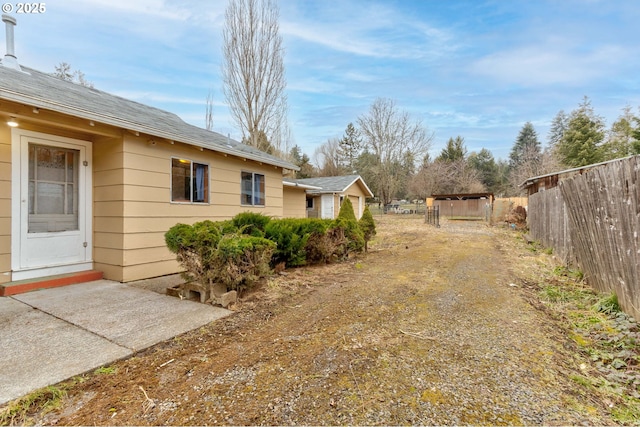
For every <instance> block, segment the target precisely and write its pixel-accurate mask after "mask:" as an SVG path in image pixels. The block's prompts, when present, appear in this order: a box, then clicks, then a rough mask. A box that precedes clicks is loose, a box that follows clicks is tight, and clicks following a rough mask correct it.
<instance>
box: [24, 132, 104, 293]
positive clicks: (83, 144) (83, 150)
mask: <svg viewBox="0 0 640 427" xmlns="http://www.w3.org/2000/svg"><path fill="white" fill-rule="evenodd" d="M30 144H35V145H37V146H44V147H49V148H52V149H53V150H54V151H55V150H56V149H59V150H60V151H64V150H67V152H68V151H71V152H74V153H76V154H74V155H73V156H72V157H74V158H75V157H76V155H77V164H76V163H74V168H75V171H74V174H77V182H74V183H73V186H74V187H75V188H74V190H73V192H74V196H73V198H74V199H76V200H73V203H76V204H77V207H76V212H77V225H76V224H75V222H74V225H73V228H65V229H64V230H63V231H50V230H51V229H50V228H47V230H48V231H38V230H36V231H34V230H33V229H31V230H29V221H30V219H29V218H30V216H31V217H34V215H30V212H29V198H30V196H29V195H30V193H29V184H30V177H29V145H30ZM11 163H12V167H11V270H12V273H11V280H14V281H15V280H22V279H31V278H36V277H43V276H48V275H53V274H64V273H73V272H77V271H82V270H89V269H91V268H93V261H92V252H93V242H92V235H93V232H92V224H93V216H92V144H91V142H89V141H82V140H77V139H71V138H64V137H59V136H55V135H49V134H44V133H39V132H32V131H26V130H22V129H17V128H16V129H12V131H11ZM68 167H69V166H68V165H65V167H64V168H65V169H64V170H65V172H63V174H66V175H67V176H69V174H70V172H69V171H68V170H69V169H68ZM58 170H59V169H58ZM33 185H36V184H33ZM55 186H56V185H54V187H55ZM57 186H58V188H59V187H60V186H59V185H57ZM62 187H63V188H64V185H62ZM66 191H69V190H66ZM50 194H55V193H50ZM50 194H49V195H48V197H50V198H51V197H52V196H51V195H50ZM34 197H35V196H34ZM70 203H71V202H70ZM36 213H37V212H36ZM38 218H39V217H38ZM32 225H33V223H32Z"/></svg>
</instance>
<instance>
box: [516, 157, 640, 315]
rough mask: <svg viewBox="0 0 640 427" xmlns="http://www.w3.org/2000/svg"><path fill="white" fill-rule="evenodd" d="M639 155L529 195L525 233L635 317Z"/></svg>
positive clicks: (639, 268)
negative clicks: (550, 250)
mask: <svg viewBox="0 0 640 427" xmlns="http://www.w3.org/2000/svg"><path fill="white" fill-rule="evenodd" d="M639 199H640V156H635V157H630V158H625V159H621V160H620V161H618V162H612V163H608V164H605V165H602V166H599V167H597V168H594V169H592V170H590V171H588V172H587V173H585V174H583V175H577V176H574V177H572V178H570V179H567V180H563V181H560V183H559V186H558V187H555V188H552V189H550V190H546V191H542V192H539V193H535V194H532V195H531V196H529V227H530V233H531V236H532V237H533V238H534V239H536V240H539V241H540V242H541V243H542V244H544V245H545V246H550V247H553V248H554V251H556V253H557V254H558V255H559V256H560V257H561V258H562V259H563V260H564V261H565V262H567V263H570V264H577V265H578V266H579V267H580V268H581V269H582V271H583V273H584V274H585V277H586V279H587V281H588V283H589V284H590V285H591V286H592V287H594V288H595V289H597V290H599V291H601V292H611V291H613V292H615V293H616V295H617V296H618V301H619V302H620V305H621V306H622V307H623V308H624V310H625V311H626V312H627V313H630V314H631V315H633V316H634V317H635V318H636V319H640V244H639V239H638V232H639V231H640V204H639Z"/></svg>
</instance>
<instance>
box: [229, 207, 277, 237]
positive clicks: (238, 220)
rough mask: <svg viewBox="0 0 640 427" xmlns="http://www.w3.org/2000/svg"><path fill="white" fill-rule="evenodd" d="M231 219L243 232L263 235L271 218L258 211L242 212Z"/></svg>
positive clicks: (251, 234)
mask: <svg viewBox="0 0 640 427" xmlns="http://www.w3.org/2000/svg"><path fill="white" fill-rule="evenodd" d="M231 221H232V222H233V225H234V227H236V228H237V229H238V230H241V231H242V233H243V234H248V235H250V236H257V237H264V230H265V228H266V226H267V224H268V223H269V221H271V218H270V217H268V216H266V215H263V214H260V213H255V212H242V213H239V214H238V215H236V216H234V217H233V219H232V220H231Z"/></svg>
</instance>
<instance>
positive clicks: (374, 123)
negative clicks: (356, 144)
mask: <svg viewBox="0 0 640 427" xmlns="http://www.w3.org/2000/svg"><path fill="white" fill-rule="evenodd" d="M358 126H359V127H360V133H361V135H362V137H363V143H364V145H365V149H367V150H368V151H369V152H370V153H372V154H373V155H374V156H375V159H376V161H377V163H376V164H375V165H374V166H373V169H374V170H373V172H374V175H375V179H376V183H377V185H378V187H377V188H378V193H379V194H378V196H379V197H380V199H381V200H382V201H383V202H384V203H389V202H391V200H392V199H393V197H394V196H395V194H396V192H397V191H398V190H399V189H400V188H401V186H402V185H403V184H406V183H402V182H400V180H401V178H402V173H403V170H402V167H399V165H401V164H402V162H403V159H405V158H406V157H407V155H410V156H412V158H414V159H417V158H422V157H423V156H424V155H426V154H427V152H428V151H429V148H430V146H431V141H432V140H433V134H432V133H428V132H427V130H426V128H425V127H423V126H422V123H421V122H420V121H419V120H413V119H412V118H411V116H410V115H409V113H407V112H406V111H400V110H399V109H398V108H397V107H396V105H395V102H394V101H393V100H391V99H386V98H378V99H376V100H375V101H374V102H373V104H371V107H370V108H369V112H368V113H367V114H365V115H362V116H360V117H358Z"/></svg>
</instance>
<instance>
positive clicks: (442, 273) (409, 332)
mask: <svg viewBox="0 0 640 427" xmlns="http://www.w3.org/2000/svg"><path fill="white" fill-rule="evenodd" d="M375 219H376V222H377V227H378V235H377V237H376V238H375V240H374V241H373V242H371V243H370V252H369V254H367V255H365V256H361V257H357V258H354V259H351V260H349V261H348V262H346V263H343V264H334V265H326V266H320V267H311V268H299V269H295V270H288V271H287V272H286V275H283V276H275V277H272V278H270V279H269V280H267V281H266V282H265V283H263V284H262V285H261V287H260V288H259V289H257V290H255V291H254V292H252V293H250V294H247V295H245V296H244V297H243V298H242V299H241V301H240V302H239V303H238V304H237V305H236V306H235V308H234V309H235V311H236V313H234V314H233V315H232V316H230V317H228V318H225V319H221V320H219V321H216V322H213V323H211V324H209V325H207V326H206V327H203V328H200V329H198V330H195V331H192V332H190V333H187V334H184V335H182V336H179V337H177V338H175V339H174V340H171V341H168V342H165V343H162V344H160V345H157V346H155V347H153V348H151V349H149V350H147V351H145V352H143V353H140V354H138V355H136V356H135V357H132V358H130V359H128V360H124V361H121V362H118V363H115V364H114V365H113V366H112V368H113V369H109V370H108V373H101V374H98V373H96V374H90V375H86V376H84V377H82V378H77V379H75V380H74V382H73V385H68V392H67V396H66V398H65V400H64V401H63V403H62V406H61V407H60V408H59V409H57V410H55V411H53V412H50V413H49V414H47V415H46V416H42V417H41V418H40V419H37V422H39V423H43V424H61V425H62V424H63V425H90V424H91V425H94V424H95V425H149V424H153V425H160V424H162V425H187V424H189V425H194V424H198V425H205V424H236V425H237V424H242V425H247V424H252V425H257V424H270V425H276V424H277V425H292V424H307V425H309V424H315V425H327V424H332V425H344V424H350V425H351V424H386V425H399V424H402V425H407V424H413V425H415V424H492V425H508V424H563V425H566V424H572V425H575V424H584V423H587V424H588V423H596V424H612V422H611V420H610V419H608V418H607V417H606V416H605V415H601V414H605V412H604V411H600V409H601V408H600V406H599V404H598V403H597V402H582V401H577V400H576V399H579V397H577V396H578V395H579V393H577V392H576V390H575V389H576V387H578V385H576V383H575V382H572V381H571V380H570V379H569V374H570V372H571V371H572V370H574V369H577V367H576V366H577V365H576V364H577V363H578V362H577V361H576V359H575V357H574V352H575V348H574V347H572V345H571V343H570V342H568V340H567V339H566V338H565V337H564V335H563V334H561V333H560V331H559V329H558V328H556V327H555V326H554V323H553V321H552V320H550V319H549V317H548V316H547V315H546V314H545V313H544V312H543V311H541V310H538V309H536V308H535V307H533V306H532V305H531V304H530V303H528V302H527V299H528V298H530V294H529V293H527V292H526V290H525V289H523V288H522V287H521V286H512V285H513V284H515V283H520V282H519V281H521V280H525V279H524V278H529V277H530V276H531V274H532V269H535V268H542V267H541V266H540V265H539V264H537V263H536V258H535V257H536V256H538V255H536V254H531V253H530V252H528V251H527V250H526V248H525V243H524V242H521V241H519V240H516V239H515V237H514V234H513V233H512V232H511V231H508V230H501V229H497V228H489V227H487V226H486V225H484V224H482V223H477V222H473V223H460V222H457V223H455V224H454V223H449V224H447V223H445V224H443V226H442V227H441V228H439V229H437V228H434V227H432V226H428V225H425V224H424V222H423V219H422V218H416V217H412V216H408V215H407V216H383V217H376V218H375Z"/></svg>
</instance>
